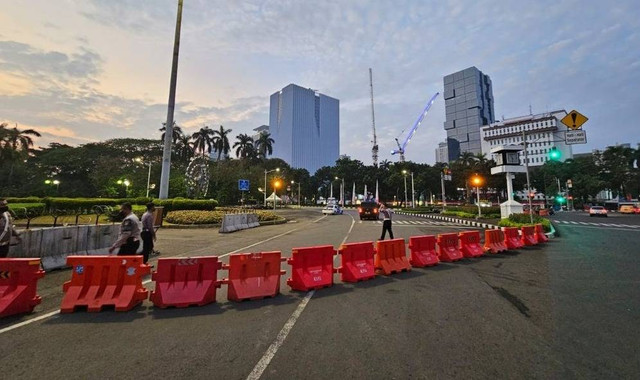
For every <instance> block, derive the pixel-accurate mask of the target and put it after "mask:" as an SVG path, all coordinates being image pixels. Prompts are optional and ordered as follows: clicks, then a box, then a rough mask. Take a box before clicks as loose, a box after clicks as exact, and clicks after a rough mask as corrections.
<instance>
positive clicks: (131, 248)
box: [109, 203, 140, 256]
mask: <svg viewBox="0 0 640 380" xmlns="http://www.w3.org/2000/svg"><path fill="white" fill-rule="evenodd" d="M120 216H122V217H123V218H124V219H122V224H120V233H119V234H118V240H116V242H115V243H113V245H112V246H111V248H109V254H112V253H113V251H115V250H116V248H120V250H118V256H121V255H135V254H136V253H137V252H138V248H139V247H140V220H139V219H138V217H137V216H136V214H134V213H133V211H132V209H131V204H130V203H123V204H122V206H120Z"/></svg>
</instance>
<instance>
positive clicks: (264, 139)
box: [256, 132, 275, 159]
mask: <svg viewBox="0 0 640 380" xmlns="http://www.w3.org/2000/svg"><path fill="white" fill-rule="evenodd" d="M273 143H275V140H273V139H272V138H271V134H270V133H268V132H263V133H261V134H260V137H259V138H258V141H256V148H257V150H258V154H259V155H260V157H262V158H263V159H265V158H267V156H270V155H272V154H273Z"/></svg>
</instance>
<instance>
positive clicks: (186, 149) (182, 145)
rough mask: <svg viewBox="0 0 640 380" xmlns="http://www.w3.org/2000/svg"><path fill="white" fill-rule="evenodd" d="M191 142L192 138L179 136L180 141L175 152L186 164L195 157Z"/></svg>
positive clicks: (178, 140) (183, 135) (177, 142)
mask: <svg viewBox="0 0 640 380" xmlns="http://www.w3.org/2000/svg"><path fill="white" fill-rule="evenodd" d="M190 140H191V137H190V136H188V135H185V134H182V133H181V134H180V136H178V139H177V140H176V148H175V152H176V154H177V155H178V157H179V159H180V160H181V161H182V162H184V163H187V162H189V160H190V159H191V157H193V153H194V152H193V149H192V148H191V145H190Z"/></svg>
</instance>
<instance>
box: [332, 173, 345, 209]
mask: <svg viewBox="0 0 640 380" xmlns="http://www.w3.org/2000/svg"><path fill="white" fill-rule="evenodd" d="M336 181H342V184H341V185H340V206H342V207H344V178H338V177H336ZM331 189H332V190H333V185H332V186H331Z"/></svg>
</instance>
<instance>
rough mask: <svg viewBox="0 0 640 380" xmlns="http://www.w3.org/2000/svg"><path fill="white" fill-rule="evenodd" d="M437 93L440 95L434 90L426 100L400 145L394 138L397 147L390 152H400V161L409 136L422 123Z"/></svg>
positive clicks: (411, 135) (402, 158)
mask: <svg viewBox="0 0 640 380" xmlns="http://www.w3.org/2000/svg"><path fill="white" fill-rule="evenodd" d="M438 95H440V93H439V92H436V93H435V95H433V96H432V97H431V99H429V102H427V105H426V106H425V107H424V110H423V111H422V113H421V114H420V116H418V120H416V122H415V123H414V124H413V127H411V129H410V130H409V133H408V134H407V137H406V138H405V139H404V142H403V143H402V145H400V141H398V139H397V138H396V144H398V149H396V150H392V151H391V154H400V161H402V162H404V153H405V150H406V149H407V145H408V144H409V142H410V141H411V138H412V137H413V135H414V134H415V133H416V130H417V129H418V127H419V126H420V124H421V123H422V120H424V117H425V116H427V112H429V109H430V108H431V105H432V104H433V102H435V100H436V98H437V97H438ZM398 137H399V136H398Z"/></svg>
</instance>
